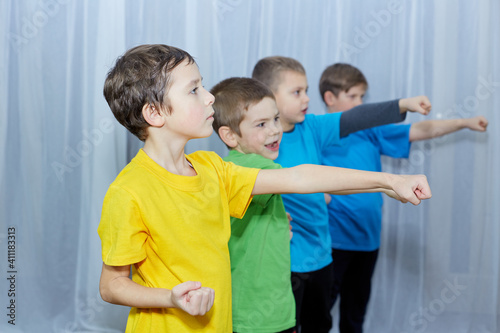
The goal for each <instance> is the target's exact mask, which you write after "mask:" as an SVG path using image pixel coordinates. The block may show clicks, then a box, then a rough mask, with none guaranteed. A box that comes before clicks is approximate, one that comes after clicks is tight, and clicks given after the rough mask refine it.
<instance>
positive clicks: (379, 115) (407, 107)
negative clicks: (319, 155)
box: [340, 96, 431, 138]
mask: <svg viewBox="0 0 500 333" xmlns="http://www.w3.org/2000/svg"><path fill="white" fill-rule="evenodd" d="M430 109H431V103H430V101H429V99H428V98H427V97H426V96H416V97H411V98H402V99H400V100H394V101H391V102H382V103H372V104H362V105H359V106H357V107H355V108H353V109H351V110H349V111H345V112H343V113H342V115H341V116H340V137H341V138H342V137H345V136H347V135H349V134H351V133H354V132H357V131H360V130H364V129H367V128H370V127H375V126H381V125H386V124H391V123H396V122H400V121H403V120H405V118H406V112H407V111H414V112H419V113H421V114H424V115H426V114H428V113H429V111H430Z"/></svg>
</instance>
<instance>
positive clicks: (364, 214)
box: [323, 125, 411, 251]
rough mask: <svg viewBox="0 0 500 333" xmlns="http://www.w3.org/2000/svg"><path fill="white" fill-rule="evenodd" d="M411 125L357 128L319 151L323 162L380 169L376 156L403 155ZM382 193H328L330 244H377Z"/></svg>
mask: <svg viewBox="0 0 500 333" xmlns="http://www.w3.org/2000/svg"><path fill="white" fill-rule="evenodd" d="M410 126H411V125H385V126H379V127H375V128H371V129H367V130H364V131H359V132H356V133H353V134H350V135H349V136H347V137H345V138H342V139H341V140H340V142H341V144H340V145H336V146H329V147H328V148H326V149H325V150H324V151H323V154H324V155H323V156H324V157H323V164H325V165H329V166H336V167H342V168H350V169H358V170H367V171H381V170H382V167H381V162H380V156H381V155H387V156H390V157H395V158H406V157H408V155H409V153H410V146H411V143H410V140H409V133H410ZM382 203H383V201H382V194H381V193H360V194H351V195H332V201H331V202H330V204H329V205H328V215H329V220H330V235H331V238H332V248H334V249H339V250H350V251H373V250H376V249H378V248H379V246H380V230H381V226H382Z"/></svg>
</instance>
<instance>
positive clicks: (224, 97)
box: [210, 77, 274, 148]
mask: <svg viewBox="0 0 500 333" xmlns="http://www.w3.org/2000/svg"><path fill="white" fill-rule="evenodd" d="M210 92H211V93H212V95H214V96H215V102H214V104H213V108H214V110H215V117H214V118H215V119H214V122H213V123H212V127H213V128H214V130H215V132H216V133H217V135H219V128H220V127H221V126H227V127H229V128H230V129H231V130H232V131H233V132H235V133H236V134H238V135H239V136H241V131H240V123H241V121H242V120H243V119H244V117H245V114H246V112H247V111H248V108H249V107H250V106H252V105H254V104H257V103H259V102H260V101H262V100H263V99H264V98H265V97H269V98H272V99H273V100H274V94H273V92H272V91H271V90H270V89H269V88H268V87H267V86H265V85H264V84H263V83H261V82H259V81H257V80H254V79H251V78H246V77H232V78H229V79H225V80H223V81H221V82H219V83H218V84H216V85H215V86H214V87H213V88H212V89H211V90H210ZM228 148H230V147H228Z"/></svg>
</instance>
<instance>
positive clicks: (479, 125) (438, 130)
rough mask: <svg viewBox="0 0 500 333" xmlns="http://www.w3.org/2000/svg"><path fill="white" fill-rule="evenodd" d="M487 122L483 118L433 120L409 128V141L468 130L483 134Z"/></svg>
mask: <svg viewBox="0 0 500 333" xmlns="http://www.w3.org/2000/svg"><path fill="white" fill-rule="evenodd" d="M487 126H488V120H487V119H486V118H484V117H483V116H477V117H474V118H465V119H462V118H457V119H434V120H426V121H420V122H418V123H414V124H412V125H411V127H410V141H419V140H427V139H432V138H436V137H440V136H443V135H446V134H450V133H453V132H456V131H459V130H461V129H464V128H468V129H470V130H473V131H479V132H484V131H486V128H487Z"/></svg>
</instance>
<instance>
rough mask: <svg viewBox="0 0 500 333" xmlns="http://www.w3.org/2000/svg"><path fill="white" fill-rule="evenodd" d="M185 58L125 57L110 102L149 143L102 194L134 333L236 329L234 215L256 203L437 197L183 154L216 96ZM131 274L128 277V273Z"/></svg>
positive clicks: (335, 174) (107, 255)
mask: <svg viewBox="0 0 500 333" xmlns="http://www.w3.org/2000/svg"><path fill="white" fill-rule="evenodd" d="M201 80H202V78H201V75H200V72H199V70H198V67H197V65H196V63H195V61H194V59H193V58H192V57H191V55H189V54H188V53H187V52H185V51H183V50H180V49H177V48H174V47H171V46H167V45H141V46H138V47H135V48H133V49H131V50H129V51H127V52H126V53H125V54H124V55H123V56H122V57H120V58H119V59H118V60H117V61H116V64H115V66H114V68H112V69H111V71H110V72H109V73H108V75H107V78H106V82H105V85H104V95H105V97H106V100H107V102H108V104H109V106H110V108H111V110H112V111H113V114H114V115H115V117H116V119H117V120H118V121H119V122H120V123H121V124H122V125H123V126H125V127H126V128H127V129H128V130H129V131H130V132H131V133H133V134H134V135H136V136H137V137H138V138H139V139H141V140H142V141H144V148H143V149H141V150H140V151H139V152H138V154H137V156H136V157H135V158H134V159H132V161H131V162H130V163H129V164H128V165H127V166H126V167H125V168H124V169H123V170H122V171H121V172H120V174H119V175H118V176H117V178H116V179H115V181H114V182H113V183H112V184H111V186H110V187H109V190H108V192H107V193H106V196H105V198H104V202H103V209H102V216H101V222H100V224H99V228H98V233H99V236H100V237H101V242H102V259H103V262H104V263H103V267H102V273H101V281H100V286H99V288H100V292H101V296H102V298H103V299H104V300H105V301H107V302H111V303H114V304H120V305H125V306H130V307H132V309H131V311H130V315H129V318H128V322H127V330H126V331H127V332H187V331H200V332H232V324H231V283H230V282H231V268H230V261H229V253H228V245H227V243H228V240H229V237H230V222H229V217H230V215H231V216H234V217H239V218H241V217H242V216H243V215H244V214H245V211H246V209H247V207H248V205H249V203H250V201H251V199H252V196H253V195H258V194H269V193H291V192H293V193H311V192H341V193H352V192H357V191H367V190H368V191H380V190H382V191H384V192H386V193H390V194H392V195H393V196H395V197H396V198H398V199H399V200H401V201H404V202H406V201H410V202H412V203H413V204H418V203H420V200H421V199H427V198H430V196H431V193H430V188H429V186H428V184H427V181H426V179H425V176H401V175H391V174H386V173H373V172H364V171H357V170H349V169H340V168H332V167H325V166H318V165H308V166H307V165H305V166H297V167H294V168H289V169H280V170H259V169H252V168H244V167H240V166H236V165H234V164H232V163H228V162H224V161H222V159H221V158H220V157H218V156H217V155H216V154H215V153H213V152H196V153H193V154H190V155H185V154H184V147H185V145H186V143H187V142H188V141H189V140H191V139H195V138H204V137H208V136H209V135H210V134H211V133H212V122H213V119H214V118H213V117H214V110H213V108H212V104H213V102H214V97H213V95H211V94H210V93H209V92H208V91H207V90H205V89H204V88H203V86H202V85H201ZM131 270H132V277H131V278H130V271H131Z"/></svg>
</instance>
